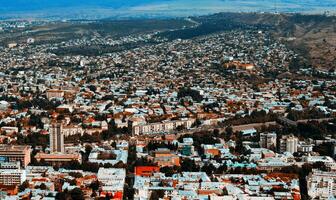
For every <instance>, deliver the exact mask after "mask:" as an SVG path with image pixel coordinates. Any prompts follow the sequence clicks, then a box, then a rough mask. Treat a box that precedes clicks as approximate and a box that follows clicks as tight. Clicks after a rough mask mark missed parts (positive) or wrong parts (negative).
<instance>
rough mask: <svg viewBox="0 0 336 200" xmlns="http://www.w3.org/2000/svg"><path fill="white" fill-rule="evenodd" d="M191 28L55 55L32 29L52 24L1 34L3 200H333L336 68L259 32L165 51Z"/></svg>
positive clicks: (81, 42) (73, 43)
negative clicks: (316, 62)
mask: <svg viewBox="0 0 336 200" xmlns="http://www.w3.org/2000/svg"><path fill="white" fill-rule="evenodd" d="M185 21H186V23H189V24H188V26H189V27H186V26H187V25H185V26H183V27H182V28H179V29H178V28H176V29H171V30H168V31H167V30H153V31H143V32H141V33H132V34H128V35H123V36H120V37H114V36H110V35H103V34H100V33H98V32H97V33H96V34H91V35H85V36H83V37H81V38H64V39H59V38H57V39H55V40H52V39H50V42H46V41H48V40H43V41H42V40H41V38H35V37H34V36H30V35H29V34H31V33H34V31H32V30H31V28H32V27H42V28H41V30H42V31H44V27H45V26H57V22H48V21H36V22H35V21H33V22H31V21H25V20H20V21H13V20H11V21H2V22H0V41H1V44H2V46H0V82H1V84H0V93H1V95H0V133H1V134H0V199H5V200H12V199H15V200H16V199H32V200H37V199H43V200H49V199H50V200H51V199H66V200H68V199H70V200H71V199H73V200H77V199H78V200H80V199H137V200H145V199H164V200H179V199H181V200H185V199H195V200H201V199H202V200H208V199H209V200H236V199H237V200H245V199H246V200H287V199H288V200H291V199H293V200H300V199H333V198H334V196H335V195H336V175H335V171H336V162H335V160H334V158H335V155H336V139H335V138H336V137H335V136H336V124H335V123H336V119H335V116H336V96H335V93H336V80H335V76H336V73H335V71H334V67H335V66H329V68H328V69H327V70H326V69H321V68H317V67H316V66H313V65H311V64H307V63H308V59H307V57H306V55H304V54H303V53H302V51H298V50H297V49H295V48H293V47H292V46H291V45H289V43H288V42H289V41H292V40H295V38H292V37H275V36H274V34H273V32H272V29H271V28H269V27H268V26H266V25H262V26H258V25H256V26H253V27H250V26H248V28H246V26H239V28H234V29H232V30H222V31H213V32H210V33H207V34H203V33H202V34H199V35H197V36H195V37H190V38H188V37H181V38H179V37H178V36H177V37H175V35H174V38H171V36H172V35H173V34H175V32H174V31H176V30H177V29H178V30H181V31H185V32H186V31H187V30H188V28H190V27H191V28H197V27H200V26H202V25H201V24H200V23H199V22H197V21H195V20H194V19H192V18H186V19H185ZM72 23H77V24H87V23H90V22H87V21H83V22H80V21H76V22H72ZM183 33H184V32H183ZM14 34H18V35H23V36H24V38H25V39H24V40H18V41H15V40H13V39H9V40H3V36H4V35H5V36H6V37H7V36H8V35H14ZM192 34H193V33H192ZM334 45H335V44H334ZM335 51H336V47H335ZM331 54H336V52H332V53H331Z"/></svg>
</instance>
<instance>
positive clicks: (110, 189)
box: [97, 168, 126, 195]
mask: <svg viewBox="0 0 336 200" xmlns="http://www.w3.org/2000/svg"><path fill="white" fill-rule="evenodd" d="M97 177H98V181H99V182H101V183H102V192H103V193H105V194H107V193H109V194H112V195H113V194H115V193H117V192H120V193H122V192H123V190H124V184H125V179H126V171H125V169H122V168H120V169H119V168H99V171H98V176H97Z"/></svg>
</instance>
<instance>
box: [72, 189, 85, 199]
mask: <svg viewBox="0 0 336 200" xmlns="http://www.w3.org/2000/svg"><path fill="white" fill-rule="evenodd" d="M70 195H71V198H72V199H76V200H84V193H83V191H82V190H81V189H79V188H75V189H73V190H71V191H70Z"/></svg>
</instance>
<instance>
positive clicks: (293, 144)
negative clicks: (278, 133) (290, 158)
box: [280, 135, 299, 153]
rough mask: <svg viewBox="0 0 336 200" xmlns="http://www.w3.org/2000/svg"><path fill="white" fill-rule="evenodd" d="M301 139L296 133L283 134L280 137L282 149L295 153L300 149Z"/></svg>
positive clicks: (282, 150)
mask: <svg viewBox="0 0 336 200" xmlns="http://www.w3.org/2000/svg"><path fill="white" fill-rule="evenodd" d="M298 143H299V139H298V138H297V137H295V136H294V135H283V136H282V138H281V139H280V151H281V152H290V153H295V152H297V151H298Z"/></svg>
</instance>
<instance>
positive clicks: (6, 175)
mask: <svg viewBox="0 0 336 200" xmlns="http://www.w3.org/2000/svg"><path fill="white" fill-rule="evenodd" d="M25 180H26V171H25V170H21V169H0V184H2V185H20V184H21V183H23V182H24V181H25Z"/></svg>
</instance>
